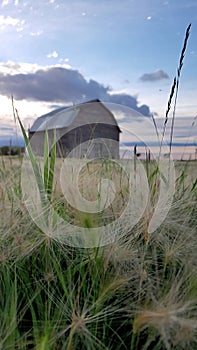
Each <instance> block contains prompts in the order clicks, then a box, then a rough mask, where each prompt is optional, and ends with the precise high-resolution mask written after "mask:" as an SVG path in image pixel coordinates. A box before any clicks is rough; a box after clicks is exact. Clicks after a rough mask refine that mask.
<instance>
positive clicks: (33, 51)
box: [0, 0, 197, 154]
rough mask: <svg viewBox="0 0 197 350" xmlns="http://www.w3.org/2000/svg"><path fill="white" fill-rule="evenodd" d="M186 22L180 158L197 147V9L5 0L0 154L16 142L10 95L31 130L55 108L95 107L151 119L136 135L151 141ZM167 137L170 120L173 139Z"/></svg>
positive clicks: (1, 9)
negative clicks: (98, 103) (114, 107)
mask: <svg viewBox="0 0 197 350" xmlns="http://www.w3.org/2000/svg"><path fill="white" fill-rule="evenodd" d="M190 23H191V24H192V26H191V30H190V36H189V39H188V45H187V50H186V53H185V57H184V62H183V67H182V71H181V79H180V85H179V93H178V98H177V108H176V116H175V131H174V146H175V145H176V147H174V152H177V153H179V154H180V153H181V152H183V151H184V152H185V153H186V154H190V153H193V154H194V153H195V149H196V148H197V121H196V118H195V117H196V115H197V98H196V95H197V1H196V0H169V1H165V0H121V1H120V0H40V1H37V0H1V1H0V145H5V144H10V142H11V143H12V144H15V143H17V142H18V143H19V142H20V132H19V130H18V126H16V125H15V122H14V118H13V112H12V102H11V96H13V98H14V105H15V107H16V108H17V110H18V113H19V115H20V117H21V119H22V121H23V123H24V125H25V127H26V129H28V128H29V127H30V126H31V125H32V123H33V121H34V120H35V119H36V118H37V117H39V116H41V115H42V114H44V113H47V112H49V111H51V110H53V109H54V108H58V107H60V106H65V105H73V104H77V103H81V102H85V101H88V100H92V99H95V98H99V99H100V100H102V101H103V102H106V103H116V104H121V105H124V106H127V107H129V108H131V109H134V110H135V111H137V112H139V113H140V114H142V115H143V116H145V117H146V118H148V120H149V125H150V127H149V126H148V124H146V123H145V125H144V127H143V126H142V124H141V126H140V129H141V130H142V129H143V139H144V140H146V139H147V140H149V141H151V140H153V139H154V137H153V132H154V131H153V127H152V126H153V125H151V115H152V114H153V115H154V118H155V121H156V123H157V126H158V129H159V130H162V127H163V123H164V118H165V111H166V108H167V102H168V98H169V95H170V90H171V86H172V83H173V79H174V77H175V75H177V66H178V62H179V57H180V53H181V50H182V46H183V41H184V36H185V32H186V28H187V27H188V25H189V24H190ZM171 116H172V111H170V113H169V117H171ZM119 117H120V116H117V119H118V118H119ZM129 118H130V119H129ZM134 119H135V118H134ZM128 120H130V123H131V124H130V128H131V129H132V122H135V121H132V117H131V116H129V117H128V118H127V125H128ZM118 121H120V127H121V125H122V124H121V123H124V121H125V118H121V117H120V118H119V119H118ZM169 130H170V119H169V122H168V125H167V128H166V138H167V140H169V132H170V131H169ZM140 135H141V133H140ZM125 140H126V141H127V142H129V141H130V140H129V138H128V137H127V139H125ZM131 141H132V140H131ZM186 146H187V147H186Z"/></svg>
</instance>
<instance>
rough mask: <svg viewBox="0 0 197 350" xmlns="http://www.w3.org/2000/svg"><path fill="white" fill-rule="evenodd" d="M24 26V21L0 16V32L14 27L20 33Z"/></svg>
mask: <svg viewBox="0 0 197 350" xmlns="http://www.w3.org/2000/svg"><path fill="white" fill-rule="evenodd" d="M24 24H25V21H24V20H20V19H19V18H14V17H11V16H7V17H6V16H3V15H0V30H4V29H5V28H6V27H16V28H17V31H21V30H23V25H24Z"/></svg>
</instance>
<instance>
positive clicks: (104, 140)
mask: <svg viewBox="0 0 197 350" xmlns="http://www.w3.org/2000/svg"><path fill="white" fill-rule="evenodd" d="M46 130H47V132H48V137H49V146H50V147H51V146H52V143H53V140H54V130H55V134H56V140H57V142H56V149H57V156H58V157H74V158H84V157H86V158H90V159H93V158H112V159H118V158H119V135H120V132H121V131H120V128H119V126H118V124H117V122H116V120H115V117H114V115H113V114H112V113H111V111H110V110H109V109H108V108H107V107H106V106H105V105H104V104H103V103H102V102H101V101H99V100H93V101H88V102H85V103H81V104H78V105H74V106H72V107H62V108H59V109H56V110H54V111H52V112H50V113H47V114H45V115H43V116H41V117H39V118H38V119H36V120H35V122H34V123H33V125H32V127H31V128H30V129H29V139H30V143H31V146H32V148H33V151H34V153H35V154H36V155H40V156H42V155H43V150H44V140H45V135H46Z"/></svg>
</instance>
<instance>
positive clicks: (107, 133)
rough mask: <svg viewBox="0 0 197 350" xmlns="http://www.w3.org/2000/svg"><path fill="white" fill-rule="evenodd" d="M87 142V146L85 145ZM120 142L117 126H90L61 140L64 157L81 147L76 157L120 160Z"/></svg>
mask: <svg viewBox="0 0 197 350" xmlns="http://www.w3.org/2000/svg"><path fill="white" fill-rule="evenodd" d="M62 135H63V133H62ZM99 138H100V139H101V138H102V141H99V140H98V139H99ZM96 140H97V141H96ZM112 141H114V142H112ZM85 142H86V144H83V143H85ZM118 142H119V131H118V128H117V127H116V126H113V125H106V124H88V125H83V126H81V127H78V128H76V129H73V130H71V131H69V132H67V133H66V134H64V135H63V136H62V137H61V140H60V148H61V149H62V150H63V152H62V153H64V156H65V155H67V154H68V153H69V152H70V151H71V150H73V149H75V148H76V147H77V146H78V145H80V148H79V147H78V152H77V150H76V152H77V153H76V152H75V156H76V157H79V156H81V157H83V156H88V157H89V158H92V157H97V158H98V157H102V158H119V144H118ZM102 144H103V145H102ZM65 150H66V152H65ZM65 153H66V154H65ZM93 155H94V156H93Z"/></svg>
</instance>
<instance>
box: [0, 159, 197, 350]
mask: <svg viewBox="0 0 197 350" xmlns="http://www.w3.org/2000/svg"><path fill="white" fill-rule="evenodd" d="M0 161H1V167H0V169H1V172H0V198H1V202H0V203H1V206H0V269H1V274H0V276H1V280H0V290H1V298H0V309H1V310H0V315H1V325H0V339H1V342H0V348H1V349H3V350H6V349H39V350H41V349H46V350H48V349H57V350H59V349H68V350H71V349H79V348H81V349H84V350H85V349H92V350H93V349H131V350H133V349H144V350H145V349H159V350H160V349H197V321H196V312H197V266H196V246H197V235H196V227H197V185H196V181H197V177H196V167H197V163H196V161H193V162H177V163H176V162H175V168H176V191H175V194H174V199H173V204H172V206H171V208H170V210H169V213H168V215H167V217H166V219H165V220H164V222H163V223H162V224H161V225H160V226H159V227H158V229H157V230H156V231H155V232H153V233H152V234H150V235H147V224H148V220H149V216H148V215H146V211H145V213H144V215H143V216H142V219H141V220H140V221H139V222H138V223H137V224H136V225H135V226H134V227H133V228H132V229H131V230H130V232H128V234H127V235H126V236H123V237H121V239H119V240H116V241H115V242H112V243H111V244H108V245H106V246H103V247H101V246H100V247H93V248H80V247H79V248H78V247H71V246H69V245H66V244H64V243H62V242H59V241H58V240H57V239H53V237H50V236H48V235H47V234H46V233H44V232H43V231H42V230H40V229H39V228H38V226H37V225H36V224H35V223H34V222H33V220H32V218H31V217H30V215H29V213H28V210H27V208H26V206H25V205H24V198H23V194H22V189H21V164H22V161H23V158H22V157H11V156H8V157H3V156H2V157H1V160H0ZM147 165H148V166H149V168H148V167H147ZM94 167H95V165H94ZM144 168H145V169H146V171H147V170H148V169H149V171H148V173H147V176H149V185H150V188H152V194H153V195H154V196H155V189H156V188H155V176H156V175H155V174H157V173H155V171H154V167H153V164H152V163H151V161H150V160H149V163H147V162H145V163H144ZM92 169H93V168H92ZM150 169H152V170H150ZM94 170H95V169H94ZM88 172H89V174H90V172H91V169H89V168H88ZM86 177H87V174H86ZM116 177H117V172H116ZM54 181H55V180H54ZM55 188H56V187H55V186H54V188H53V194H55ZM125 194H126V192H125ZM58 196H59V199H60V200H58V201H57V196H54V197H53V200H54V204H55V206H56V210H57V211H59V212H60V213H61V212H65V207H63V206H62V199H61V198H62V197H61V196H60V192H59V191H58ZM155 198H156V197H155ZM116 200H117V199H116ZM151 203H152V204H153V202H151ZM119 205H120V203H119ZM121 205H124V203H123V202H121ZM67 209H68V208H67ZM115 211H116V208H115V209H114V210H113V211H110V215H111V213H112V212H113V213H114V212H115ZM77 215H78V214H77V212H72V221H71V222H72V224H73V223H74V222H75V225H76V222H77V225H82V226H83V227H88V228H90V227H93V225H96V224H98V221H96V222H95V221H93V220H92V218H89V217H87V216H86V217H85V219H84V217H83V218H82V216H80V217H79V216H77ZM108 216H109V213H108V215H107V217H108ZM79 218H80V219H79ZM74 219H76V220H75V221H73V220H74ZM99 220H102V217H100V218H99ZM103 220H104V219H103ZM113 220H114V217H113ZM104 224H105V225H106V222H105V223H104Z"/></svg>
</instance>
